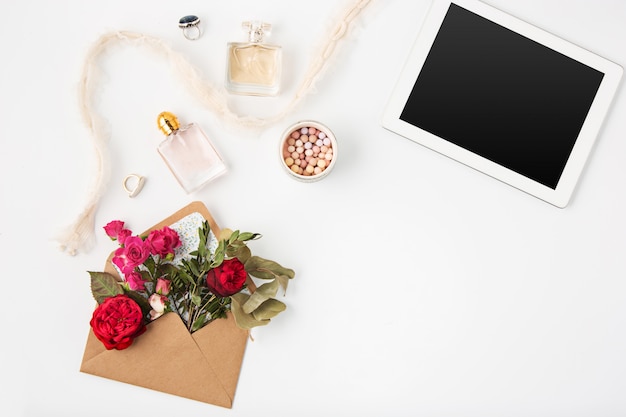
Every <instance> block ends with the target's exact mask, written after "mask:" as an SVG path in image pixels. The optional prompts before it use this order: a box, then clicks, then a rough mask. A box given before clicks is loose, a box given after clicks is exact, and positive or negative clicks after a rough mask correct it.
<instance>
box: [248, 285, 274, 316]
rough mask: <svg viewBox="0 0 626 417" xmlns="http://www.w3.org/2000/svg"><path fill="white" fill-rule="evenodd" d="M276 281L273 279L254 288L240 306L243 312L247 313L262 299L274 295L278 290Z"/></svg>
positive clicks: (254, 308)
mask: <svg viewBox="0 0 626 417" xmlns="http://www.w3.org/2000/svg"><path fill="white" fill-rule="evenodd" d="M278 286H279V284H278V281H276V280H274V281H271V282H268V283H267V284H263V285H261V286H260V287H258V288H257V289H256V291H255V292H254V293H252V295H251V296H250V298H248V300H247V301H246V303H245V304H244V305H243V306H242V308H243V311H244V313H246V314H249V313H252V312H253V311H254V310H256V309H257V307H258V306H260V305H261V304H262V303H263V302H264V301H266V300H268V299H270V298H272V297H275V296H276V292H277V291H278Z"/></svg>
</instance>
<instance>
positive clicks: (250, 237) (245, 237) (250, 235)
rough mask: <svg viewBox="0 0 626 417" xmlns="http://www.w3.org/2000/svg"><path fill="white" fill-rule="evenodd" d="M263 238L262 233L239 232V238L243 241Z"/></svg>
mask: <svg viewBox="0 0 626 417" xmlns="http://www.w3.org/2000/svg"><path fill="white" fill-rule="evenodd" d="M260 238H261V234H260V233H250V232H244V233H241V234H239V238H238V239H239V240H240V241H242V242H245V241H247V240H256V239H260Z"/></svg>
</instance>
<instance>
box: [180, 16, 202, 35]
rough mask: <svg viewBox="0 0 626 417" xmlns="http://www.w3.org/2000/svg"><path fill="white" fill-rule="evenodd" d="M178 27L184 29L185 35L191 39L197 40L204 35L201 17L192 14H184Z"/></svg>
mask: <svg viewBox="0 0 626 417" xmlns="http://www.w3.org/2000/svg"><path fill="white" fill-rule="evenodd" d="M178 27H179V28H181V29H182V30H183V36H184V37H185V38H187V39H189V40H190V41H195V40H196V39H199V38H200V36H202V31H201V30H200V18H199V17H198V16H194V15H192V14H190V15H187V16H183V17H181V18H180V20H179V21H178Z"/></svg>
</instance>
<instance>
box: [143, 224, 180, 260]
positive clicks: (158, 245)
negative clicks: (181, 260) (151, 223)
mask: <svg viewBox="0 0 626 417" xmlns="http://www.w3.org/2000/svg"><path fill="white" fill-rule="evenodd" d="M146 244H147V245H148V247H149V248H150V252H151V253H152V254H153V255H159V256H161V257H162V258H165V257H166V256H167V255H168V254H170V253H171V254H172V255H174V249H176V248H177V247H179V246H180V245H181V242H180V238H179V237H178V233H176V231H175V230H173V229H170V228H169V227H167V226H165V227H164V228H163V229H161V230H153V231H151V232H150V234H149V235H148V238H147V239H146Z"/></svg>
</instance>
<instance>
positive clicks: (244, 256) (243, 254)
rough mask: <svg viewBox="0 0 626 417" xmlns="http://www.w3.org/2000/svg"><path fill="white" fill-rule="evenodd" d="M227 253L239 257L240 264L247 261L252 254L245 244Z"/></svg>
mask: <svg viewBox="0 0 626 417" xmlns="http://www.w3.org/2000/svg"><path fill="white" fill-rule="evenodd" d="M233 249H234V248H233ZM228 255H229V256H230V257H233V258H237V259H239V260H240V261H241V263H242V264H245V263H246V261H248V259H250V257H251V256H252V252H250V248H249V247H247V246H246V245H243V246H240V247H238V248H236V249H234V250H232V251H229V252H228Z"/></svg>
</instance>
